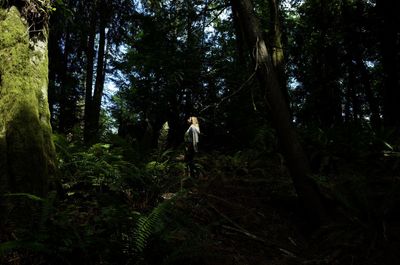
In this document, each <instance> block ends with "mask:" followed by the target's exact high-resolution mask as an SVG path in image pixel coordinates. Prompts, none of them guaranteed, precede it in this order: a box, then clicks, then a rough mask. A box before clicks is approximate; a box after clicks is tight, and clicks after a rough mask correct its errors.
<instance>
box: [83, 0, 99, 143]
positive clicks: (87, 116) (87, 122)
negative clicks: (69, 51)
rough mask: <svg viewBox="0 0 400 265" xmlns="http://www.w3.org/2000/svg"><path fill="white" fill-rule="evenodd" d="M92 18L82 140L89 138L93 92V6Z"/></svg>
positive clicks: (94, 15)
mask: <svg viewBox="0 0 400 265" xmlns="http://www.w3.org/2000/svg"><path fill="white" fill-rule="evenodd" d="M92 8H93V11H92V17H91V21H90V29H89V36H88V39H87V47H86V82H85V113H84V121H85V127H84V136H83V138H84V140H85V142H86V140H87V139H89V138H90V134H91V132H90V128H91V116H92V98H93V96H92V91H93V71H94V70H93V69H94V42H95V37H96V21H97V19H96V17H97V15H96V14H97V10H96V6H95V4H93V7H92Z"/></svg>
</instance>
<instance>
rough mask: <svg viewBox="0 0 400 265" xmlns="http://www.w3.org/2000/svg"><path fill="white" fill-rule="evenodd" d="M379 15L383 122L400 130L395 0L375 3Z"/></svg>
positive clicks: (397, 34) (396, 7) (397, 18)
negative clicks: (382, 74)
mask: <svg viewBox="0 0 400 265" xmlns="http://www.w3.org/2000/svg"><path fill="white" fill-rule="evenodd" d="M376 7H377V8H378V14H379V15H380V19H381V20H382V21H381V23H382V24H381V27H380V28H381V29H382V31H381V32H380V39H381V49H382V65H383V71H384V85H383V121H384V125H385V126H388V127H395V128H397V129H399V130H400V118H399V113H400V104H399V101H400V86H399V82H398V80H399V77H400V73H399V71H400V65H399V64H400V60H399V54H398V51H399V24H398V23H399V16H398V14H397V10H398V7H399V2H398V1H397V0H378V1H376Z"/></svg>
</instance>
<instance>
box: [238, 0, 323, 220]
mask: <svg viewBox="0 0 400 265" xmlns="http://www.w3.org/2000/svg"><path fill="white" fill-rule="evenodd" d="M231 3H232V5H233V10H236V11H237V14H236V15H234V16H233V17H238V18H239V20H240V21H239V23H241V25H242V27H243V29H244V31H245V37H246V40H247V44H248V46H249V48H250V50H251V52H250V54H251V56H252V58H253V61H254V63H255V69H256V74H257V77H258V80H259V82H260V85H261V87H262V88H264V89H265V90H266V94H267V100H268V105H269V106H270V111H271V116H272V119H273V122H274V125H275V128H276V131H277V135H278V138H279V141H280V144H281V147H282V151H283V153H284V155H285V158H286V161H287V164H288V167H289V170H290V173H291V176H292V179H293V183H294V186H295V188H296V191H297V194H298V196H299V199H300V201H301V203H302V205H303V206H304V207H305V210H306V212H307V214H308V216H309V217H310V220H311V221H313V222H314V223H315V224H319V225H320V224H325V223H328V222H329V216H328V214H327V212H326V210H325V208H324V205H323V203H322V200H321V197H320V194H319V192H318V190H317V189H316V188H315V186H314V185H313V182H312V181H311V180H310V179H309V174H310V166H309V163H308V159H307V156H306V154H305V152H304V150H303V148H302V145H301V143H300V141H299V138H298V136H297V134H296V132H295V129H294V127H293V124H292V121H291V116H290V112H289V109H288V107H287V105H286V102H285V98H284V95H283V93H282V90H281V86H280V84H279V78H278V76H277V73H276V69H275V67H274V65H273V62H272V59H271V56H270V54H269V51H268V49H267V45H266V43H265V40H264V38H263V35H262V32H261V30H260V26H259V22H258V21H257V19H256V17H255V15H254V14H253V10H254V9H253V5H252V2H251V1H250V0H231Z"/></svg>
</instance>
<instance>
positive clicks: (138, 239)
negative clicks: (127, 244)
mask: <svg viewBox="0 0 400 265" xmlns="http://www.w3.org/2000/svg"><path fill="white" fill-rule="evenodd" d="M175 199H176V196H175V197H174V198H173V199H171V200H167V201H164V202H162V203H160V204H159V205H158V206H157V207H155V208H154V209H153V210H152V211H151V212H150V214H149V215H148V216H141V217H139V219H138V220H137V223H136V226H135V229H134V231H133V242H132V249H133V251H134V253H136V254H140V253H142V252H143V250H144V249H145V248H146V246H147V245H148V241H149V238H150V237H151V236H152V235H154V234H156V233H157V232H159V231H160V230H161V229H162V227H163V225H164V222H163V218H164V217H165V215H166V213H167V212H168V211H169V208H170V206H171V205H172V204H173V202H174V201H175Z"/></svg>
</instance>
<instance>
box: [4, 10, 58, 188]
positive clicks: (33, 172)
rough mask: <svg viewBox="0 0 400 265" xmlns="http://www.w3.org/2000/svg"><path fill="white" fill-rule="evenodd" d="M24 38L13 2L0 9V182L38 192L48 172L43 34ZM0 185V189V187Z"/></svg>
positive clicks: (25, 33) (51, 162)
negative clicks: (8, 6) (41, 36)
mask: <svg viewBox="0 0 400 265" xmlns="http://www.w3.org/2000/svg"><path fill="white" fill-rule="evenodd" d="M43 37H44V39H39V38H36V39H29V34H28V25H27V24H26V22H25V20H24V19H23V18H21V15H20V13H19V11H18V10H17V9H16V8H15V7H11V8H10V9H9V10H0V82H1V83H0V153H1V154H2V155H0V170H1V171H0V185H1V186H2V187H3V190H9V191H12V192H14V191H18V192H29V193H33V194H38V195H44V194H45V193H46V190H47V186H48V185H47V182H48V179H49V178H51V177H52V176H53V175H54V171H55V166H54V146H53V143H52V140H51V127H50V121H49V119H50V113H49V108H48V103H47V85H48V79H47V76H48V58H47V40H46V39H45V38H46V36H43ZM0 191H1V189H0Z"/></svg>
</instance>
